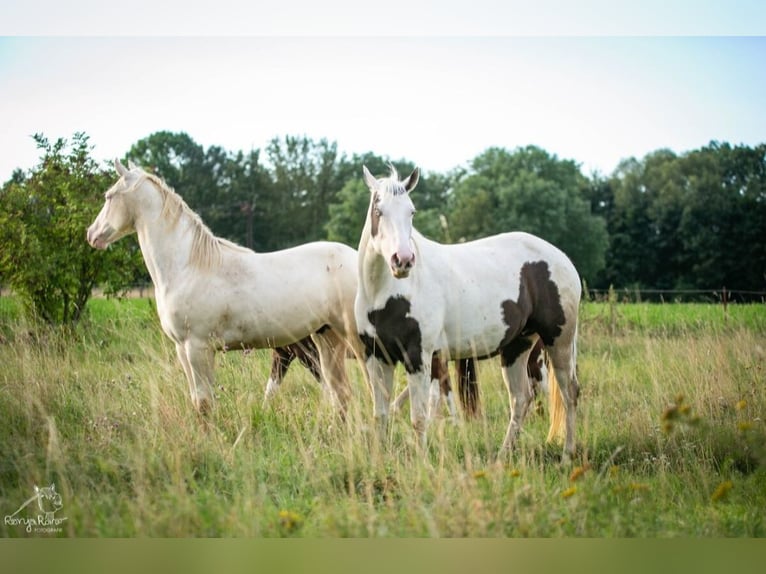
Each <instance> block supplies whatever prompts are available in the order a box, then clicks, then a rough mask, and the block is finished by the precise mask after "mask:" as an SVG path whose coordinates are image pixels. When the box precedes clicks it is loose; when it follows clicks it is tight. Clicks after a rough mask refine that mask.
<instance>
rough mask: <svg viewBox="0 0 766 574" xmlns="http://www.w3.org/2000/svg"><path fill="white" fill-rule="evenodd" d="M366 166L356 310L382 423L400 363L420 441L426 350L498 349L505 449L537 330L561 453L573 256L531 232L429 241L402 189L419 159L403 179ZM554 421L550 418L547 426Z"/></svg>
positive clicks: (570, 418) (573, 330)
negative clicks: (505, 403) (505, 406)
mask: <svg viewBox="0 0 766 574" xmlns="http://www.w3.org/2000/svg"><path fill="white" fill-rule="evenodd" d="M363 173H364V180H365V182H366V184H367V186H368V187H369V189H370V207H369V210H368V213H367V218H366V221H365V224H364V228H363V230H362V236H361V240H360V242H359V267H358V273H359V276H358V277H359V285H358V289H357V297H356V304H355V313H356V321H357V326H358V328H359V333H360V336H361V338H362V341H363V343H364V345H365V352H366V355H367V371H368V373H369V377H370V382H371V386H372V390H373V402H374V415H375V417H376V419H377V420H378V426H379V428H380V429H381V430H383V429H385V426H386V424H387V418H388V409H389V403H390V396H391V389H392V383H393V371H394V367H395V365H396V363H398V362H401V363H403V364H404V367H405V369H406V371H407V384H408V388H409V391H410V420H411V422H412V425H413V427H414V429H415V431H416V433H417V435H418V438H419V441H420V443H421V444H422V445H425V441H426V426H427V420H428V419H427V416H426V414H427V402H428V396H429V382H430V380H431V377H430V374H429V370H430V367H431V360H430V359H431V356H432V355H433V353H434V352H435V351H439V352H441V353H442V354H443V355H444V356H445V357H448V358H466V357H472V356H477V357H490V356H493V355H500V364H501V366H502V375H503V379H504V380H505V383H506V385H507V387H508V393H509V399H510V403H511V418H510V422H509V424H508V429H507V431H506V434H505V438H504V440H503V449H504V450H510V449H511V448H512V447H513V445H514V443H515V440H516V437H517V435H518V432H519V429H520V428H521V425H522V421H523V419H524V416H525V415H526V412H527V409H528V407H529V405H530V403H531V402H532V389H531V386H530V384H529V381H528V379H527V376H526V366H527V357H528V355H529V352H530V349H531V348H532V346H533V345H534V343H535V341H536V340H537V339H538V338H541V339H542V340H543V343H544V344H545V347H546V351H547V353H548V355H549V357H550V360H551V363H552V366H553V369H554V370H555V378H551V381H556V384H555V388H553V386H552V387H551V388H549V393H550V395H551V397H552V398H553V399H554V400H556V402H557V404H559V405H561V406H560V408H561V409H563V410H564V411H565V413H566V414H565V417H563V420H565V424H564V426H565V431H566V432H565V438H564V459H565V460H568V459H569V458H570V457H571V455H572V454H573V453H574V449H575V407H576V401H577V395H578V389H579V386H578V383H577V376H576V372H575V361H576V338H577V313H578V306H579V302H580V294H581V286H580V278H579V275H578V273H577V271H576V270H575V267H574V265H572V262H571V261H570V260H569V259H568V258H567V257H566V255H564V254H563V253H562V252H561V251H560V250H558V249H557V248H556V247H554V246H553V245H551V244H550V243H548V242H546V241H544V240H542V239H540V238H538V237H535V236H533V235H530V234H527V233H520V232H515V233H505V234H501V235H496V236H492V237H488V238H485V239H480V240H477V241H470V242H467V243H459V244H455V245H441V244H439V243H436V242H434V241H430V240H428V239H426V238H425V237H423V236H422V235H420V234H419V233H418V232H417V231H416V230H415V229H414V228H413V226H412V217H413V214H414V213H415V207H414V204H413V202H412V200H411V199H410V192H411V191H412V190H413V189H414V188H415V186H416V185H417V182H418V177H419V173H418V171H417V169H416V170H415V171H413V172H412V174H410V175H409V176H408V177H406V178H405V179H404V180H401V181H400V180H399V176H398V174H397V173H396V170H395V169H394V168H393V167H391V174H390V177H387V178H384V179H376V178H375V177H373V176H372V174H370V172H369V171H368V170H367V168H366V167H364V168H363ZM556 410H558V408H557V409H556ZM550 416H551V421H552V423H553V422H554V421H556V420H562V419H561V418H559V417H557V416H556V415H555V413H554V412H551V413H550ZM557 432H560V429H558V428H554V425H553V424H552V425H551V429H550V432H549V437H552V436H553V435H554V434H556V433H557Z"/></svg>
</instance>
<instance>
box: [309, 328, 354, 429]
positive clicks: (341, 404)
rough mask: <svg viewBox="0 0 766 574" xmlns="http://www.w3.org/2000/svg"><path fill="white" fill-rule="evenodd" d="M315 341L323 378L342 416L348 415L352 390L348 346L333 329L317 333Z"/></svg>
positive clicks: (314, 336) (314, 337)
mask: <svg viewBox="0 0 766 574" xmlns="http://www.w3.org/2000/svg"><path fill="white" fill-rule="evenodd" d="M312 338H313V340H314V342H315V343H316V346H317V351H319V367H320V369H321V371H322V378H323V379H324V382H325V384H326V385H328V386H329V388H330V389H331V390H332V397H333V400H334V402H335V403H336V407H337V408H338V410H339V411H340V413H341V415H342V416H345V415H346V411H347V409H348V401H349V398H350V395H351V390H350V389H349V385H348V378H347V377H346V368H345V367H346V364H345V361H346V344H345V342H344V341H343V339H341V338H340V336H338V334H337V333H335V332H334V331H333V330H332V329H325V330H323V331H322V332H321V333H315V334H314V335H313V337H312Z"/></svg>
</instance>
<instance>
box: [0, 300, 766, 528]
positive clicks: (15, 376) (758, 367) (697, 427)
mask: <svg viewBox="0 0 766 574" xmlns="http://www.w3.org/2000/svg"><path fill="white" fill-rule="evenodd" d="M580 316H581V324H580V335H579V364H578V373H579V379H580V382H581V394H580V403H579V408H578V424H577V430H578V435H577V455H576V457H575V460H574V462H573V463H572V464H571V465H561V464H560V463H559V458H560V446H559V445H546V444H545V442H544V440H545V436H546V433H547V428H548V419H547V413H546V414H545V415H543V416H541V415H539V414H536V413H530V415H529V416H528V418H527V420H526V423H525V426H524V428H523V430H522V435H521V437H520V441H519V445H518V449H517V451H516V452H515V453H514V454H513V455H512V456H511V457H510V458H505V459H502V458H501V459H498V458H497V456H496V455H497V449H498V447H499V446H500V443H501V441H502V437H503V434H504V432H505V428H506V425H507V423H508V414H507V413H508V398H507V393H506V391H505V388H504V385H503V382H502V379H501V376H500V372H499V367H498V364H497V362H496V359H494V360H489V361H484V362H482V363H481V364H480V367H479V383H480V389H481V401H482V408H483V416H482V418H481V419H480V420H477V421H462V420H461V421H459V422H458V424H452V423H451V422H450V421H448V420H446V419H444V420H438V421H436V422H434V423H433V424H432V425H431V427H430V429H429V446H428V449H427V452H425V453H422V452H420V451H419V450H418V449H417V448H416V446H415V445H414V442H413V438H414V437H413V433H412V431H411V428H410V425H409V417H408V414H407V412H406V411H405V412H404V413H400V414H397V415H396V416H394V417H393V420H392V424H391V428H390V432H389V436H388V438H387V441H386V443H385V444H383V445H380V444H379V443H378V442H377V441H376V440H375V439H374V435H373V432H372V430H371V426H372V425H371V420H370V418H371V411H372V406H371V399H370V397H369V394H368V392H367V390H366V387H365V384H364V382H363V379H362V377H361V373H360V371H359V369H358V367H357V366H356V365H355V364H354V363H353V362H352V361H350V360H349V361H348V362H347V366H348V369H349V373H350V376H351V384H352V388H353V394H354V396H353V399H352V403H351V404H352V408H351V411H350V413H349V416H348V418H347V420H346V421H345V422H344V421H341V420H340V419H339V418H338V417H337V416H336V414H335V413H334V412H333V409H332V407H331V405H330V404H329V402H328V401H327V400H326V398H325V397H324V396H323V393H322V391H321V389H320V387H319V386H318V385H317V384H316V383H315V382H314V380H313V379H312V378H311V376H310V375H309V373H308V372H307V371H306V370H304V369H303V368H301V367H299V366H294V367H293V368H292V369H291V370H290V372H289V373H288V375H287V378H286V380H285V382H284V385H283V388H282V392H281V393H280V394H279V395H278V396H277V397H276V398H275V399H274V400H273V402H272V403H270V404H269V405H263V404H262V394H263V391H264V385H265V381H266V378H267V375H268V368H269V353H268V352H267V351H254V352H249V353H241V352H228V353H223V354H219V355H218V357H217V369H216V375H217V380H216V398H217V403H216V408H215V411H214V413H213V417H212V420H211V423H210V424H209V425H207V426H205V425H203V424H200V421H199V419H198V417H197V415H196V414H195V413H194V412H193V409H192V406H191V402H190V399H189V397H188V387H187V383H186V381H185V378H184V377H183V374H182V371H181V367H180V365H179V364H178V362H177V360H176V357H175V351H174V349H173V346H172V344H171V343H170V341H168V340H167V339H166V338H165V337H164V335H163V334H162V333H161V331H160V327H159V323H158V320H157V318H156V313H155V311H154V308H153V302H152V301H151V300H150V299H123V300H114V299H111V300H106V299H93V300H91V301H90V302H89V310H88V314H87V317H86V319H85V320H84V321H83V322H81V324H79V325H78V326H77V327H76V328H74V329H67V330H62V329H46V328H42V327H37V326H33V325H30V324H28V323H27V322H26V321H25V320H24V319H23V318H22V317H21V315H20V313H19V310H18V308H17V306H16V303H15V301H14V300H13V299H12V298H10V297H0V516H4V517H7V516H9V515H11V514H13V513H14V512H15V511H16V510H17V509H18V508H19V507H20V506H21V505H22V503H24V502H25V501H26V500H28V499H29V498H30V497H31V496H32V494H33V492H34V487H35V485H37V486H41V487H43V486H49V485H50V484H55V488H56V491H57V492H58V493H60V495H61V502H62V506H61V508H60V509H59V510H57V511H56V512H55V518H56V519H57V520H58V522H54V524H52V525H51V527H50V528H49V529H48V530H46V529H45V528H43V529H36V528H34V527H33V528H31V529H30V531H29V532H27V528H25V526H24V524H19V523H18V522H16V523H14V522H13V521H9V520H7V519H6V520H4V521H2V522H0V536H3V537H48V536H58V537H190V536H195V537H196V536H203V537H204V536H225V537H229V536H236V537H555V538H556V537H663V538H664V537H723V536H726V537H763V536H765V535H766V423H765V422H764V413H766V408H765V407H766V385H765V384H764V382H765V380H766V305H764V304H752V305H734V304H732V305H729V307H728V309H727V310H726V312H724V310H723V308H722V307H721V306H716V305H705V304H672V303H666V304H648V303H643V304H642V303H631V304H628V303H625V304H615V303H612V304H610V303H590V302H589V303H584V304H583V305H582V308H581V313H580ZM397 373H398V383H397V384H398V385H399V386H400V387H401V386H402V385H403V384H404V377H403V374H402V373H401V372H399V371H397ZM23 512H26V510H24V511H22V513H23ZM30 513H31V511H30Z"/></svg>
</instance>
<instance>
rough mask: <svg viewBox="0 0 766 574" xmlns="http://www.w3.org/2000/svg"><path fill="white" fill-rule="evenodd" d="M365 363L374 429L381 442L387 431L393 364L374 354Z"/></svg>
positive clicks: (392, 383)
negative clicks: (370, 394) (370, 391)
mask: <svg viewBox="0 0 766 574" xmlns="http://www.w3.org/2000/svg"><path fill="white" fill-rule="evenodd" d="M366 365H367V374H368V376H369V378H370V386H371V387H372V408H373V416H374V418H375V430H376V432H377V433H378V438H379V439H380V440H381V442H383V440H384V439H385V437H386V435H387V433H388V409H389V405H390V402H391V392H392V391H393V388H394V366H393V365H389V364H388V363H385V362H383V361H381V360H379V359H378V358H376V357H375V356H371V357H370V358H369V359H367V362H366Z"/></svg>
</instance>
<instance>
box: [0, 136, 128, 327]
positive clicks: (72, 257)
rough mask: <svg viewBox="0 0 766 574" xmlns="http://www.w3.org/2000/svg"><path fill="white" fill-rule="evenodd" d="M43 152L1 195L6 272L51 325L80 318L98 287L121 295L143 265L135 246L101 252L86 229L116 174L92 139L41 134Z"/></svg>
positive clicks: (0, 264)
mask: <svg viewBox="0 0 766 574" xmlns="http://www.w3.org/2000/svg"><path fill="white" fill-rule="evenodd" d="M34 139H35V141H36V142H37V146H38V148H39V149H41V150H42V151H43V156H42V158H41V160H40V164H39V165H38V166H37V167H35V168H33V169H32V170H31V171H30V173H29V175H28V176H24V177H18V176H15V177H14V178H13V179H11V180H10V181H9V182H7V183H6V184H5V185H4V186H3V188H2V192H0V276H1V277H2V278H3V280H4V281H6V282H7V284H8V285H10V287H11V288H12V289H13V291H14V293H15V294H16V295H17V296H18V297H20V299H21V301H22V302H23V304H24V308H25V310H26V311H27V312H28V313H29V314H30V315H31V316H34V317H38V318H40V319H42V320H44V321H45V322H47V323H51V324H71V323H75V322H77V321H78V320H79V319H80V317H81V316H82V313H83V311H84V310H85V304H86V303H87V301H88V299H89V298H90V296H91V292H92V290H93V288H94V287H96V286H97V285H101V286H104V287H105V288H106V290H107V292H109V293H115V292H117V291H119V290H120V289H123V288H126V287H128V286H129V285H130V284H131V281H132V279H133V278H134V276H135V274H136V273H137V272H138V269H140V268H141V266H142V264H141V259H140V253H139V252H138V250H137V249H136V245H135V243H133V244H132V245H131V243H130V242H125V245H122V246H120V247H115V248H113V249H110V250H109V251H107V252H97V251H96V250H95V249H92V248H91V247H90V246H89V245H88V244H87V242H86V240H85V230H86V228H87V227H88V225H89V224H90V223H91V222H92V220H93V219H94V217H95V216H96V214H97V213H98V210H99V209H100V207H101V205H103V194H104V192H105V191H106V190H107V189H108V188H109V187H110V186H111V185H112V183H113V182H114V175H113V174H112V173H110V172H106V171H104V170H102V169H99V167H98V165H97V164H96V162H95V161H94V160H93V159H92V158H91V157H90V155H89V153H90V148H89V146H88V137H87V136H86V135H85V134H83V133H76V134H75V135H74V137H73V138H72V143H71V145H69V144H68V142H67V141H66V140H64V139H58V140H57V141H56V142H55V143H53V144H51V143H50V142H49V141H48V140H47V139H46V138H45V137H44V136H43V135H40V134H37V135H35V136H34Z"/></svg>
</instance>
